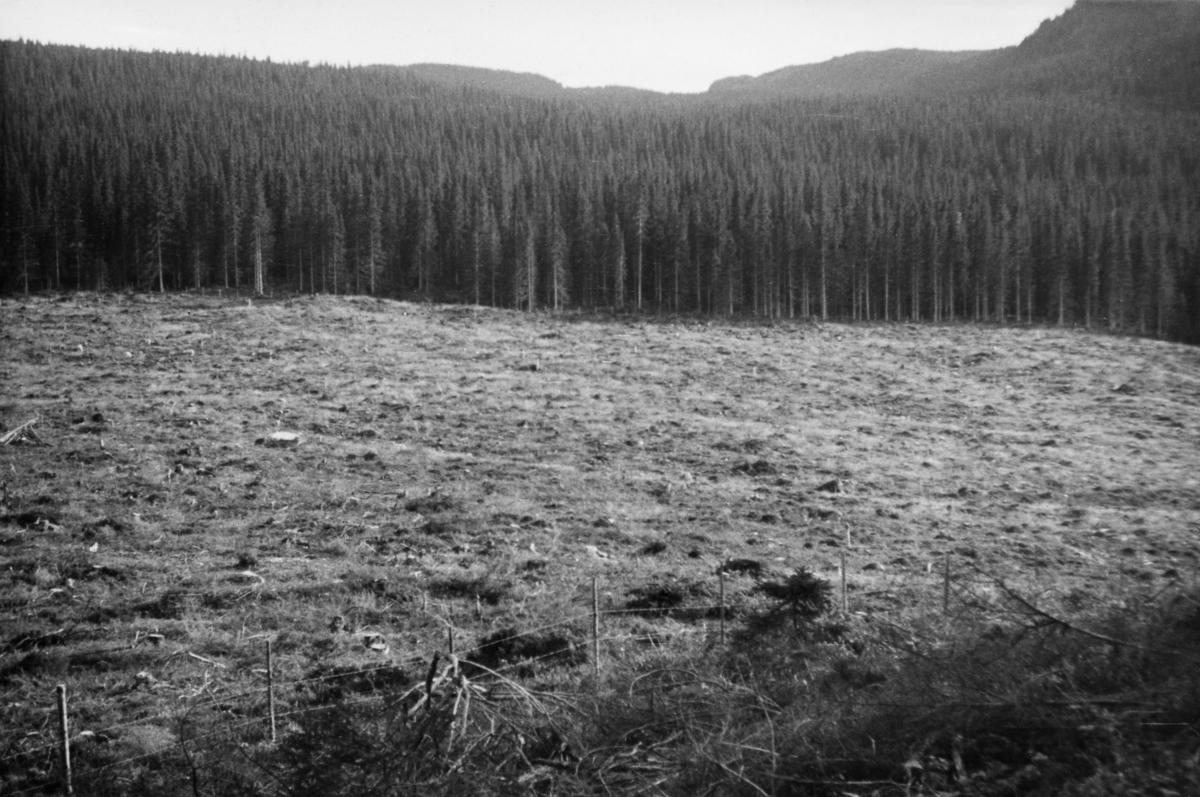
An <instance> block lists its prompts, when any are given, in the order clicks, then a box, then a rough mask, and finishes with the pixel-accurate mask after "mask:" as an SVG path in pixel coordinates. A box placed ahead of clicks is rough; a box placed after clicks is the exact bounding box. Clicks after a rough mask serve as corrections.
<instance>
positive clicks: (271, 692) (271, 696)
mask: <svg viewBox="0 0 1200 797" xmlns="http://www.w3.org/2000/svg"><path fill="white" fill-rule="evenodd" d="M267 715H268V716H269V717H270V719H271V744H275V662H274V657H273V656H272V655H271V640H269V639H268V640H267Z"/></svg>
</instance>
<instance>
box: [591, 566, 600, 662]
mask: <svg viewBox="0 0 1200 797" xmlns="http://www.w3.org/2000/svg"><path fill="white" fill-rule="evenodd" d="M592 673H593V674H594V675H595V676H596V682H597V683H599V682H600V579H599V578H597V577H596V576H592Z"/></svg>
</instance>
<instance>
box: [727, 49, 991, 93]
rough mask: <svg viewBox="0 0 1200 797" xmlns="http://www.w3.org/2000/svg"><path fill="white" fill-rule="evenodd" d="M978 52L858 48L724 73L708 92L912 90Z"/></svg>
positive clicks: (969, 58)
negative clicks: (756, 71) (813, 60)
mask: <svg viewBox="0 0 1200 797" xmlns="http://www.w3.org/2000/svg"><path fill="white" fill-rule="evenodd" d="M978 56H979V53H977V52H937V51H933V50H899V49H897V50H884V51H883V52H873V53H853V54H851V55H845V56H842V57H840V58H833V59H831V60H829V61H825V62H823V63H819V64H805V65H802V66H788V67H784V68H783V69H778V70H776V71H774V72H768V73H766V74H765V75H761V76H759V77H755V78H752V77H735V78H725V79H722V80H718V81H717V82H715V83H713V84H712V86H711V87H710V88H709V93H712V94H721V93H730V92H740V93H755V94H787V95H789V96H800V97H821V96H829V95H834V94H852V95H868V94H884V93H889V92H898V91H909V90H911V89H913V88H914V87H916V86H918V85H919V81H920V80H921V78H923V77H926V76H928V75H929V74H930V73H931V72H935V71H937V70H940V69H944V68H946V67H948V66H956V65H959V64H962V63H964V62H968V61H971V60H973V59H975V58H977V57H978Z"/></svg>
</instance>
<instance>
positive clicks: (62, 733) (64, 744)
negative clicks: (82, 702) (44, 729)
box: [55, 684, 75, 797]
mask: <svg viewBox="0 0 1200 797" xmlns="http://www.w3.org/2000/svg"><path fill="white" fill-rule="evenodd" d="M55 691H56V692H57V693H58V738H59V742H60V743H61V747H60V748H59V753H60V758H61V762H62V790H63V794H65V795H67V797H71V795H73V794H74V793H75V789H74V787H73V786H72V785H71V737H70V734H69V732H68V730H67V686H66V684H59V685H58V687H57V688H56V689H55Z"/></svg>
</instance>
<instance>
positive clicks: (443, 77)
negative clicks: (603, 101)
mask: <svg viewBox="0 0 1200 797" xmlns="http://www.w3.org/2000/svg"><path fill="white" fill-rule="evenodd" d="M372 68H374V69H380V70H384V71H396V72H400V73H404V74H408V75H411V76H412V77H416V78H419V79H421V80H425V81H428V82H430V83H436V84H438V85H440V86H443V87H446V88H467V87H469V88H476V89H486V90H489V91H500V92H504V93H505V94H516V95H520V96H527V97H545V96H553V95H556V94H561V93H562V92H563V90H564V89H563V87H562V84H561V83H558V82H556V81H553V80H551V79H550V78H548V77H543V76H542V75H535V74H533V73H531V72H507V71H504V70H502V69H484V68H481V67H474V66H455V65H453V64H412V65H410V66H376V67H372Z"/></svg>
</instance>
